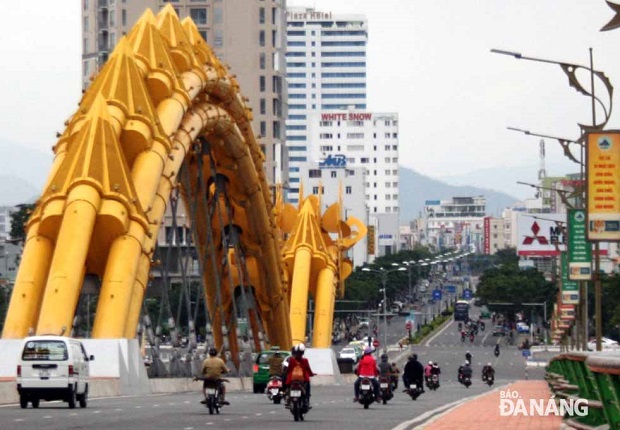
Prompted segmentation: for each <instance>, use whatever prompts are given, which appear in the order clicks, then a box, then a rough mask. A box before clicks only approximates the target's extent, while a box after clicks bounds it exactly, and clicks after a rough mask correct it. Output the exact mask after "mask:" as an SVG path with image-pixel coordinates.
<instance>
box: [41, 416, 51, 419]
mask: <svg viewBox="0 0 620 430" xmlns="http://www.w3.org/2000/svg"><path fill="white" fill-rule="evenodd" d="M48 418H53V417H52V416H51V415H45V416H44V417H43V419H48Z"/></svg>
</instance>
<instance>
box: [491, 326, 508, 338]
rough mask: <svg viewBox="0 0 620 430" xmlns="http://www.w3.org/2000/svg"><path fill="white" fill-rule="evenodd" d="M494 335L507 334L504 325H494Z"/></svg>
mask: <svg viewBox="0 0 620 430" xmlns="http://www.w3.org/2000/svg"><path fill="white" fill-rule="evenodd" d="M493 336H506V329H505V328H504V326H503V325H496V326H495V327H493Z"/></svg>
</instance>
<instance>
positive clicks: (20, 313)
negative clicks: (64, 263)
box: [2, 223, 53, 339]
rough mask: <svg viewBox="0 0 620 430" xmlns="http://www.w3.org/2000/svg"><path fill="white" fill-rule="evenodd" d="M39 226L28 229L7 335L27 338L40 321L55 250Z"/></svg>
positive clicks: (5, 330) (5, 334) (8, 320)
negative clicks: (40, 233)
mask: <svg viewBox="0 0 620 430" xmlns="http://www.w3.org/2000/svg"><path fill="white" fill-rule="evenodd" d="M38 228H39V223H37V224H34V225H32V226H31V227H30V229H29V231H28V237H27V239H26V244H25V246H24V252H23V254H22V263H21V265H20V267H19V272H17V278H16V279H15V286H14V287H13V293H12V295H11V303H10V305H9V308H8V311H7V315H6V320H5V322H4V331H3V332H2V337H3V338H4V339H19V338H23V337H25V336H27V334H28V331H29V330H30V329H33V330H34V328H35V327H36V325H37V318H38V316H39V309H40V307H41V299H42V298H43V292H44V288H45V280H46V279H47V274H48V271H49V268H50V262H51V261H52V252H53V244H52V241H51V240H50V239H48V238H46V237H44V236H41V235H39V234H38Z"/></svg>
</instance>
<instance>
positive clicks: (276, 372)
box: [267, 351, 284, 377]
mask: <svg viewBox="0 0 620 430" xmlns="http://www.w3.org/2000/svg"><path fill="white" fill-rule="evenodd" d="M283 363H284V357H282V354H280V351H276V352H274V353H273V355H272V356H271V357H269V360H267V364H269V376H278V377H280V376H281V375H282V367H283V366H282V364H283Z"/></svg>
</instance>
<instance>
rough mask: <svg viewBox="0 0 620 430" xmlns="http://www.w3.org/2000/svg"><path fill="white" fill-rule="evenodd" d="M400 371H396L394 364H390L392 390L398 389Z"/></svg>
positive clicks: (396, 367)
mask: <svg viewBox="0 0 620 430" xmlns="http://www.w3.org/2000/svg"><path fill="white" fill-rule="evenodd" d="M399 373H400V370H398V366H396V363H392V376H390V380H391V381H392V385H394V389H397V388H398V374H399Z"/></svg>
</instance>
